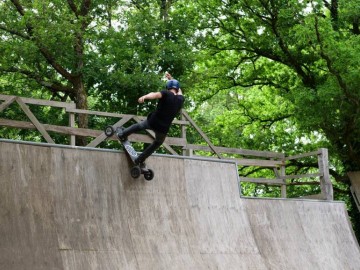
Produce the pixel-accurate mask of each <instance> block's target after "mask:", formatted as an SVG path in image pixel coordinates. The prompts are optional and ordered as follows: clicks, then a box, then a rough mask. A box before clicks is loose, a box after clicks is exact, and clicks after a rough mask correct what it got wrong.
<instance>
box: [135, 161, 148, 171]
mask: <svg viewBox="0 0 360 270" xmlns="http://www.w3.org/2000/svg"><path fill="white" fill-rule="evenodd" d="M135 164H136V165H138V166H139V167H140V169H145V168H146V164H145V162H141V161H139V160H138V159H135Z"/></svg>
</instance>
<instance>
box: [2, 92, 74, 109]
mask: <svg viewBox="0 0 360 270" xmlns="http://www.w3.org/2000/svg"><path fill="white" fill-rule="evenodd" d="M9 97H17V96H9V95H0V100H7V99H8V98H9ZM21 100H22V101H23V102H24V103H25V104H33V105H42V106H51V107H57V108H64V109H71V108H75V107H76V105H75V103H68V102H60V101H51V100H43V99H36V98H25V97H21Z"/></svg>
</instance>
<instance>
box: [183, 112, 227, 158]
mask: <svg viewBox="0 0 360 270" xmlns="http://www.w3.org/2000/svg"><path fill="white" fill-rule="evenodd" d="M182 115H184V117H185V118H186V119H187V120H188V121H189V122H190V124H191V125H192V126H193V127H194V128H195V129H196V131H197V132H198V133H199V134H200V135H201V137H203V139H204V140H205V141H206V143H207V144H208V145H209V147H210V148H211V149H212V150H213V152H214V153H215V154H216V155H217V156H218V158H220V159H221V158H222V156H221V155H220V153H219V152H218V151H217V150H216V148H215V146H214V145H213V144H212V143H211V141H210V140H209V138H208V137H207V136H206V134H205V133H204V132H203V131H202V130H201V129H200V128H199V127H198V126H197V125H196V123H195V122H194V121H193V120H192V118H191V117H190V115H188V114H187V112H185V111H182Z"/></svg>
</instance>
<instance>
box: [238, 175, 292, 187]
mask: <svg viewBox="0 0 360 270" xmlns="http://www.w3.org/2000/svg"><path fill="white" fill-rule="evenodd" d="M239 179H240V182H250V183H256V184H269V185H276V186H279V185H286V183H285V182H284V181H283V180H281V179H270V178H251V177H239Z"/></svg>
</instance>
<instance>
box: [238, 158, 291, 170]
mask: <svg viewBox="0 0 360 270" xmlns="http://www.w3.org/2000/svg"><path fill="white" fill-rule="evenodd" d="M236 162H237V164H238V165H241V166H256V167H266V168H278V167H281V166H285V162H283V161H281V160H264V159H246V158H242V159H240V158H237V159H236Z"/></svg>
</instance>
